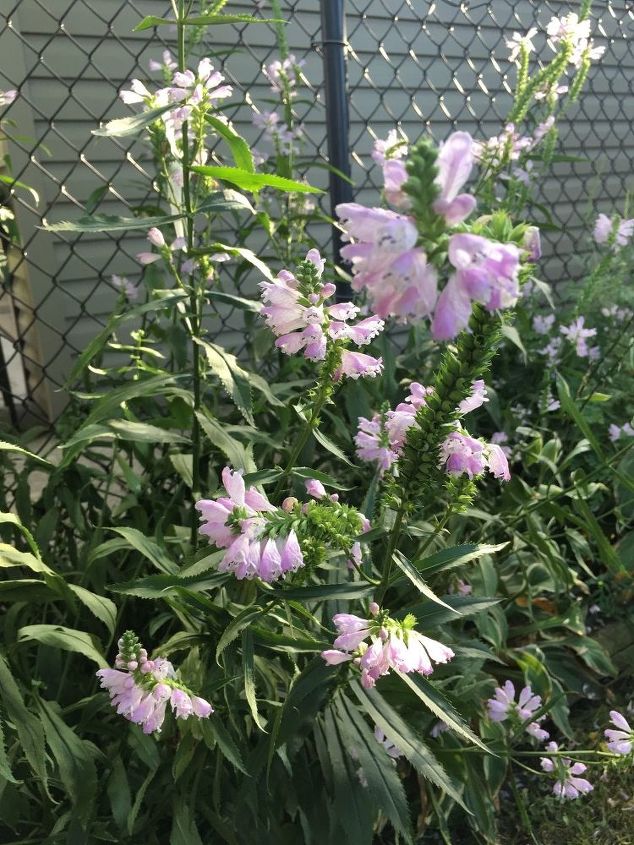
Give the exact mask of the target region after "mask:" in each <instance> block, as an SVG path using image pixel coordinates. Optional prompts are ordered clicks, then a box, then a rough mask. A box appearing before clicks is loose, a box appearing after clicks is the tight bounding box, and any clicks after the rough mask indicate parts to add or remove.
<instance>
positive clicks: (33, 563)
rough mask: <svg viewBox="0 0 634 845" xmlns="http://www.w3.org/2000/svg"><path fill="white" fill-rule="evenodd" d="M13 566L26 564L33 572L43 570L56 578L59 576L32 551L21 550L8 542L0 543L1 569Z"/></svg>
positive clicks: (45, 573) (42, 571)
mask: <svg viewBox="0 0 634 845" xmlns="http://www.w3.org/2000/svg"><path fill="white" fill-rule="evenodd" d="M12 566H26V567H27V569H30V570H31V571H32V572H41V573H43V574H44V575H50V576H52V577H54V578H57V577H59V576H57V575H56V573H55V572H53V570H52V569H51V568H50V567H48V566H47V565H46V564H45V563H44V562H43V561H41V560H40V559H39V557H35V555H32V554H31V553H30V552H19V551H18V550H17V549H14V548H13V546H10V545H9V544H8V543H0V569H3V568H10V567H12Z"/></svg>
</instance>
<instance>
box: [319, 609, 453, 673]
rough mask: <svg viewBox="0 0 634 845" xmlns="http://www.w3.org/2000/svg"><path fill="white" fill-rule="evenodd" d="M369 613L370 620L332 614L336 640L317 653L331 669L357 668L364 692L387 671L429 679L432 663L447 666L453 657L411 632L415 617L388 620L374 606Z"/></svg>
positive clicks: (421, 635) (351, 615) (430, 641)
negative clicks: (350, 665) (349, 663)
mask: <svg viewBox="0 0 634 845" xmlns="http://www.w3.org/2000/svg"><path fill="white" fill-rule="evenodd" d="M370 612H371V614H372V618H371V619H363V618H362V617H360V616H354V615H353V614H351V613H337V614H335V616H333V620H332V621H333V622H334V623H335V627H336V628H337V631H338V634H339V636H338V637H337V638H336V639H335V641H334V648H333V649H327V650H326V651H322V653H321V656H322V657H323V659H324V660H325V661H326V663H328V664H329V665H331V666H337V665H339V664H340V663H345V662H347V661H353V662H354V663H355V664H357V665H358V666H359V668H360V669H361V683H362V684H363V686H364V687H365V688H366V689H371V688H372V687H373V686H374V685H375V684H376V682H377V680H378V679H379V678H380V677H382V676H383V675H387V674H388V673H389V671H390V669H394V670H396V671H398V672H405V673H410V672H418V673H419V674H421V675H431V673H432V672H433V671H434V667H433V664H434V663H447V662H448V661H449V660H451V659H452V657H453V656H454V653H453V651H452V650H451V649H450V648H448V647H447V646H445V645H443V644H442V643H440V642H438V641H437V640H432V639H430V638H429V637H425V636H423V634H420V633H419V632H418V631H415V630H414V625H415V624H416V617H415V616H412V615H411V614H408V615H407V616H406V617H405V618H404V619H403V620H396V619H391V618H390V616H389V615H388V612H387V611H385V610H381V609H380V608H379V606H378V605H377V604H376V603H375V602H372V604H371V605H370ZM368 641H369V642H368Z"/></svg>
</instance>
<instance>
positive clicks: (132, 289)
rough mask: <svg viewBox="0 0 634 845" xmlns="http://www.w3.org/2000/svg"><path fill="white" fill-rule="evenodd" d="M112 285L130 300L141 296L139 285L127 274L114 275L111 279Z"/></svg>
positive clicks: (133, 300) (132, 300)
mask: <svg viewBox="0 0 634 845" xmlns="http://www.w3.org/2000/svg"><path fill="white" fill-rule="evenodd" d="M110 283H111V285H112V286H113V287H114V288H116V289H117V290H118V291H120V292H121V293H122V294H123V295H124V296H125V297H126V298H127V299H129V300H130V302H135V301H136V300H137V299H138V298H139V288H138V285H135V284H133V283H132V282H131V281H130V280H129V279H126V277H125V276H115V275H113V276H112V277H111V279H110Z"/></svg>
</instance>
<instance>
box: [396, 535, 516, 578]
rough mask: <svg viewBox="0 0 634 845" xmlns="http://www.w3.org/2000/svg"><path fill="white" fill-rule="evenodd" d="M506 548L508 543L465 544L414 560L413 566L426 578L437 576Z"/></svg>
mask: <svg viewBox="0 0 634 845" xmlns="http://www.w3.org/2000/svg"><path fill="white" fill-rule="evenodd" d="M506 546H508V543H498V544H497V545H495V546H492V545H488V544H482V545H477V544H476V543H465V544H463V545H461V546H451V548H448V549H441V550H440V551H438V552H434V554H431V555H428V556H427V557H424V558H418V559H417V560H413V561H412V566H414V567H416V569H417V570H418V571H419V572H423V573H424V574H425V575H426V576H429V575H435V574H436V573H437V572H444V571H445V570H447V569H453V568H454V567H455V566H462V564H463V563H468V562H469V561H470V560H476V558H479V557H482V556H483V555H490V554H494V553H495V552H499V551H500V550H501V549H503V548H505V547H506Z"/></svg>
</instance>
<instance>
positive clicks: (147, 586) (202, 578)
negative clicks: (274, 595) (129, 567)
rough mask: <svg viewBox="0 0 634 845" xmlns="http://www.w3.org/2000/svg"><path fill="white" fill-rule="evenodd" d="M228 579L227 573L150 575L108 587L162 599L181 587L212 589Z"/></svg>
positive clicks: (148, 597)
mask: <svg viewBox="0 0 634 845" xmlns="http://www.w3.org/2000/svg"><path fill="white" fill-rule="evenodd" d="M226 581H227V575H225V574H223V573H214V574H211V575H210V574H204V573H200V574H196V575H189V576H188V575H186V574H185V573H184V572H183V574H182V575H148V576H147V577H145V578H137V579H135V580H134V581H125V582H124V583H122V584H112V585H111V586H109V587H108V589H109V590H110V592H112V593H119V594H121V595H125V596H136V597H137V598H141V599H162V598H167V597H168V596H169V595H170V594H173V593H174V592H178V590H179V589H186V590H191V591H193V592H198V591H202V590H212V589H215V588H216V587H220V586H221V585H222V584H224V583H225V582H226Z"/></svg>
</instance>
